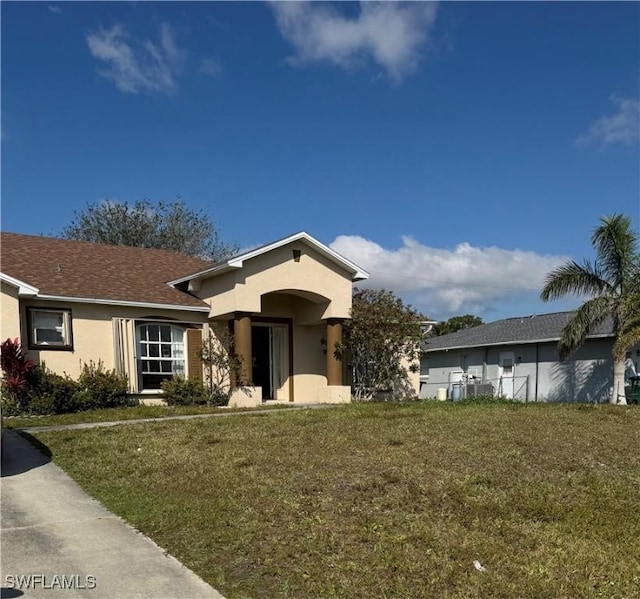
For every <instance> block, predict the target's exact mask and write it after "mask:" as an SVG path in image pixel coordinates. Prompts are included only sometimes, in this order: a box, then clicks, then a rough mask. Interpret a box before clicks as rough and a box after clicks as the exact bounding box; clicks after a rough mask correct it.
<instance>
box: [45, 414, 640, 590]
mask: <svg viewBox="0 0 640 599" xmlns="http://www.w3.org/2000/svg"><path fill="white" fill-rule="evenodd" d="M38 439H39V440H40V441H42V442H43V443H45V444H46V445H47V446H48V447H49V448H50V449H51V451H52V453H53V457H54V460H55V461H56V462H57V463H59V464H60V465H61V466H62V467H63V468H65V469H66V470H67V471H68V472H69V473H70V474H71V475H72V476H73V477H74V478H76V479H77V480H78V481H79V482H80V484H82V486H84V487H85V488H86V489H87V490H88V491H89V492H90V493H91V494H92V495H94V496H95V497H97V498H98V499H100V500H101V501H102V502H103V503H104V504H105V505H107V506H108V507H109V508H110V509H112V510H113V511H115V512H116V513H118V514H120V515H122V516H123V517H124V518H125V519H126V520H128V521H129V522H130V523H131V524H133V525H134V526H135V527H136V528H138V529H140V530H142V531H143V532H144V533H146V534H147V535H149V536H150V537H152V538H153V539H154V540H155V541H156V542H157V543H159V544H160V545H161V546H163V547H165V548H166V549H167V550H168V551H169V552H170V553H172V554H173V555H175V556H176V557H178V559H180V560H181V561H183V562H184V563H185V564H186V565H187V566H189V567H190V568H192V569H193V570H195V571H196V572H197V573H198V574H200V575H201V576H202V577H203V578H205V580H207V581H208V582H210V583H211V584H212V585H213V586H215V587H216V588H218V589H219V590H220V591H221V592H222V593H223V594H224V595H226V596H227V597H230V598H240V597H255V598H260V599H262V598H267V597H293V598H306V597H314V598H315V597H323V598H324V597H337V598H341V597H344V598H347V597H348V598H360V597H361V598H367V599H368V598H370V597H388V598H394V599H395V598H412V599H413V598H419V597H437V598H454V597H459V598H463V597H464V598H472V597H505V598H513V597H519V598H528V597H531V598H533V597H535V598H539V597H567V598H574V597H612V598H613V597H617V598H622V597H628V598H632V597H639V596H640V409H637V408H633V407H630V408H621V407H608V406H595V407H594V406H539V405H533V406H531V405H530V406H519V405H451V404H448V405H442V404H439V403H436V402H430V403H420V404H407V405H403V404H373V405H351V406H345V407H342V408H336V409H330V410H309V411H296V412H294V411H287V412H280V413H274V414H270V415H265V416H258V415H254V416H251V415H244V416H237V417H235V416H230V417H228V418H224V419H217V418H215V419H206V420H199V421H189V422H165V423H162V422H160V423H154V424H149V425H130V426H122V427H116V428H109V429H96V430H88V431H65V432H56V433H43V434H38ZM474 560H478V561H479V562H480V563H481V564H482V565H483V566H484V567H485V568H486V571H485V572H479V571H477V570H476V569H475V567H474V565H473V562H474Z"/></svg>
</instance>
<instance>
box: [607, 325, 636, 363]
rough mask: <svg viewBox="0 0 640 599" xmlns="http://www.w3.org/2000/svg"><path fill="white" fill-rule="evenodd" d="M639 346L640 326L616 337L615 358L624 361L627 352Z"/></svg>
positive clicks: (614, 345)
mask: <svg viewBox="0 0 640 599" xmlns="http://www.w3.org/2000/svg"><path fill="white" fill-rule="evenodd" d="M638 344H640V326H635V327H633V328H630V329H628V330H627V331H625V332H624V333H621V334H620V335H618V336H617V337H616V341H615V343H614V344H613V357H614V358H615V359H616V360H623V359H624V357H625V356H626V355H627V352H628V351H629V350H630V349H631V348H632V347H633V346H634V345H638Z"/></svg>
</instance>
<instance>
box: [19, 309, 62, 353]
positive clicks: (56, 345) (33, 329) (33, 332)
mask: <svg viewBox="0 0 640 599" xmlns="http://www.w3.org/2000/svg"><path fill="white" fill-rule="evenodd" d="M27 310H28V322H29V349H47V350H48V349H62V350H72V349H73V338H72V333H71V310H70V309H68V308H27ZM45 315H48V316H51V315H55V316H56V317H60V316H61V318H60V322H61V323H60V325H58V326H55V327H53V329H55V331H56V333H58V334H60V335H61V337H62V341H60V342H58V341H41V340H39V339H38V330H47V327H46V326H37V325H38V324H39V323H38V322H37V320H38V316H45ZM53 329H51V327H49V330H53Z"/></svg>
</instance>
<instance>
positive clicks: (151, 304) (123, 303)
mask: <svg viewBox="0 0 640 599" xmlns="http://www.w3.org/2000/svg"><path fill="white" fill-rule="evenodd" d="M36 299H39V300H45V301H56V302H73V303H80V304H102V305H107V306H130V307H134V308H149V309H151V308H154V309H162V310H180V311H182V312H207V313H208V312H209V310H210V308H209V306H185V305H181V304H162V303H155V302H135V301H129V300H114V299H101V298H94V297H71V296H69V297H67V296H64V295H38V296H37V298H36Z"/></svg>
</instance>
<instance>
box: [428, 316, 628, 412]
mask: <svg viewBox="0 0 640 599" xmlns="http://www.w3.org/2000/svg"><path fill="white" fill-rule="evenodd" d="M571 316H572V312H556V313H552V314H539V315H531V316H522V317H517V318H505V319H503V320H498V321H496V322H491V323H488V324H483V325H480V326H476V327H472V328H469V329H463V330H461V331H457V332H455V333H451V334H449V335H443V336H441V337H433V338H431V339H428V340H427V341H426V342H424V343H423V346H422V359H421V377H422V381H423V383H422V385H421V389H420V396H421V397H439V398H441V399H444V398H448V399H459V398H462V397H467V396H474V395H475V396H478V395H494V396H502V397H506V398H510V399H517V400H521V401H567V402H573V401H577V402H608V401H609V397H610V394H611V389H612V387H613V361H612V357H611V352H612V348H613V342H614V336H613V331H612V323H611V321H608V322H604V323H602V324H601V325H600V326H599V327H597V328H596V329H595V330H594V331H593V332H592V334H591V335H589V336H588V338H587V339H586V341H585V343H584V345H583V346H582V347H581V348H580V349H579V350H578V351H577V352H576V353H575V354H573V355H572V356H571V357H570V358H569V359H567V360H564V361H561V360H560V358H559V356H558V352H557V349H556V348H557V345H558V341H559V339H560V336H561V333H562V329H563V328H564V326H565V325H566V324H567V322H568V321H569V319H570V318H571ZM627 357H628V360H627V374H628V375H634V374H635V373H636V372H640V346H637V347H635V348H633V350H632V351H631V352H630V353H629V354H628V356H627Z"/></svg>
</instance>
